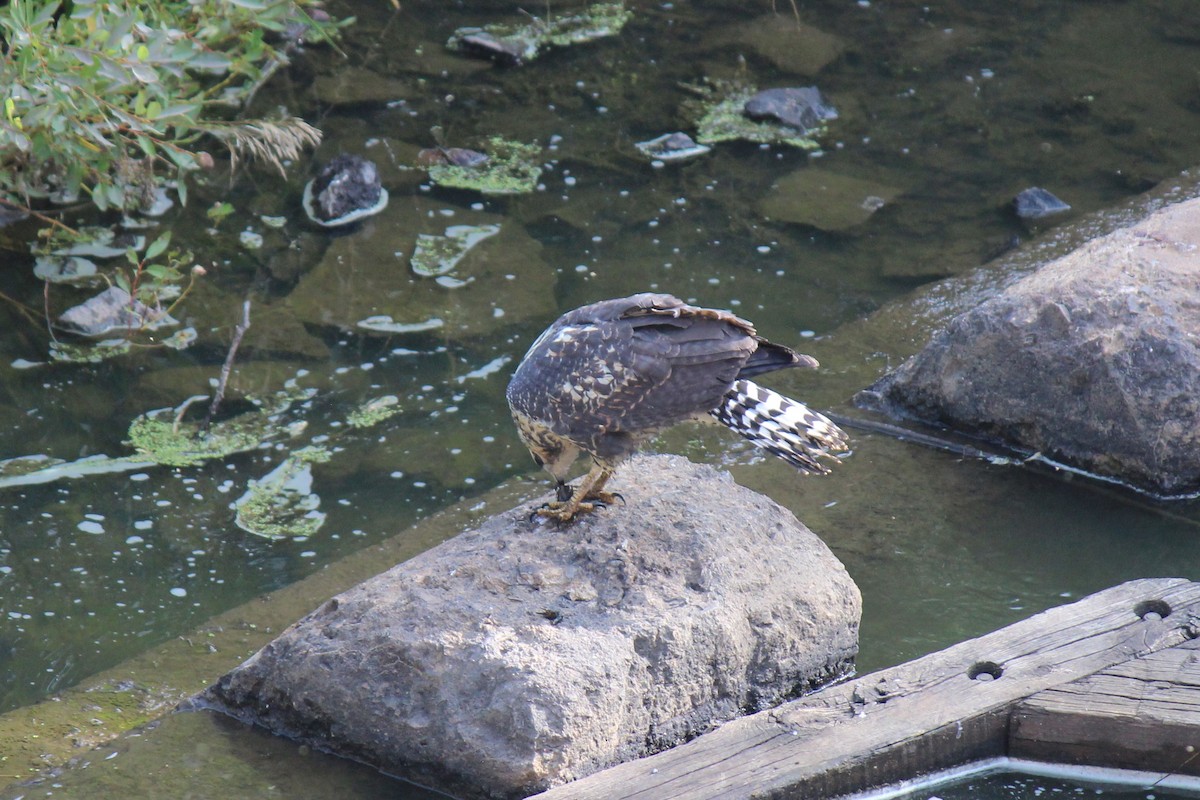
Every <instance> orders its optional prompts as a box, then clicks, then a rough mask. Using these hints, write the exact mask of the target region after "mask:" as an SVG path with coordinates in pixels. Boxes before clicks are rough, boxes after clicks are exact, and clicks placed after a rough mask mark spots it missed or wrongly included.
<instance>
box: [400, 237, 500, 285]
mask: <svg viewBox="0 0 1200 800" xmlns="http://www.w3.org/2000/svg"><path fill="white" fill-rule="evenodd" d="M499 232H500V226H499V225H451V226H450V227H449V228H446V233H445V234H443V235H438V234H433V233H422V234H418V235H417V246H416V248H415V249H414V250H413V255H412V259H411V260H410V261H411V264H412V270H413V272H415V273H417V274H418V275H420V276H421V277H423V278H436V277H440V276H442V275H445V274H447V273H449V272H451V271H452V270H453V269H454V268H455V267H456V266H458V262H460V261H462V259H463V256H465V255H466V254H467V253H468V252H470V250H471V248H473V247H474V246H475V245H477V244H479V243H480V242H482V241H484V240H485V239H487V238H489V237H491V236H495V235H496V234H497V233H499Z"/></svg>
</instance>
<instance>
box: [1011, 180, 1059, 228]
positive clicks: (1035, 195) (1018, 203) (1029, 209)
mask: <svg viewBox="0 0 1200 800" xmlns="http://www.w3.org/2000/svg"><path fill="white" fill-rule="evenodd" d="M1013 208H1015V209H1016V211H1017V216H1018V217H1020V218H1021V219H1027V220H1028V219H1042V218H1043V217H1052V216H1054V215H1055V214H1062V213H1063V212H1066V211H1070V210H1071V207H1070V206H1069V205H1067V204H1066V203H1064V202H1063V201H1062V200H1059V199H1058V198H1057V197H1055V196H1054V195H1052V194H1050V192H1048V191H1046V190H1045V189H1041V188H1039V187H1037V186H1034V187H1032V188H1029V189H1026V190H1025V191H1023V192H1021V193H1020V194H1018V195H1017V196H1016V197H1014V198H1013Z"/></svg>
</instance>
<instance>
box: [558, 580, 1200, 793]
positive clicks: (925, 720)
mask: <svg viewBox="0 0 1200 800" xmlns="http://www.w3.org/2000/svg"><path fill="white" fill-rule="evenodd" d="M1146 608H1152V609H1158V610H1160V611H1161V610H1164V609H1167V608H1169V609H1170V610H1171V613H1169V614H1166V615H1165V618H1163V619H1158V618H1157V616H1156V615H1154V614H1150V615H1148V616H1147V618H1145V619H1143V618H1142V617H1141V616H1139V614H1140V613H1141V612H1142V611H1143V610H1145V609H1146ZM1197 619H1200V584H1196V583H1192V582H1189V581H1187V580H1184V579H1178V578H1176V579H1147V580H1141V581H1131V582H1129V583H1125V584H1121V585H1120V586H1116V587H1113V588H1112V589H1108V590H1105V591H1103V592H1099V593H1097V594H1094V595H1091V596H1089V597H1087V598H1084V599H1083V600H1080V601H1079V602H1077V603H1073V604H1071V605H1067V606H1061V607H1059V608H1054V609H1051V610H1049V611H1046V612H1044V613H1042V614H1038V615H1037V616H1034V617H1031V618H1030V619H1027V620H1024V621H1022V622H1019V623H1016V624H1014V625H1010V626H1009V627H1007V628H1003V629H1001V630H999V631H995V632H994V633H990V634H988V635H986V636H982V637H980V638H978V639H972V640H970V641H967V642H963V643H962V644H959V645H956V646H954V647H951V648H948V649H946V650H943V651H941V652H938V653H933V654H931V655H928V656H925V657H924V658H921V659H918V660H916V661H912V662H909V663H907V664H902V665H900V666H897V667H893V668H891V669H887V670H882V671H880V672H877V673H873V674H870V675H866V676H863V677H862V678H858V679H856V680H853V681H850V682H847V683H843V684H840V685H838V686H833V687H829V688H826V689H823V690H821V691H820V692H817V693H815V694H813V695H810V696H808V697H805V698H802V699H800V700H797V701H794V702H792V703H788V704H786V705H783V706H780V707H779V708H777V709H772V710H770V711H764V712H761V713H758V714H754V715H752V716H749V717H744V718H742V719H739V720H735V721H733V722H730V723H728V724H726V725H724V726H722V727H721V728H719V729H718V730H716V731H714V732H712V733H709V734H706V735H704V736H701V737H699V738H697V739H695V740H693V741H692V742H689V743H687V744H684V745H681V746H680V747H677V748H674V749H672V750H669V751H666V752H664V753H659V754H657V755H654V756H650V757H648V758H644V759H640V760H638V761H634V762H630V763H627V764H621V765H618V766H615V767H611V768H609V769H607V770H604V771H602V772H598V773H595V774H593V775H591V776H589V777H586V778H583V779H581V780H578V781H575V782H574V783H570V784H567V785H565V786H560V787H557V788H555V789H551V790H549V791H547V792H544V793H542V794H539V795H536V797H537V798H539V800H622V798H636V799H637V800H717V798H721V799H722V800H737V799H738V798H747V799H748V798H780V799H782V798H813V797H827V796H833V795H837V794H846V793H851V792H857V791H864V790H866V789H868V788H871V787H875V786H881V785H884V784H887V783H892V782H894V781H897V780H901V779H905V778H911V777H914V776H915V775H918V774H921V773H924V772H929V771H933V770H939V769H946V768H949V767H951V766H954V765H956V764H961V763H965V762H967V761H971V760H974V759H977V758H980V757H986V756H990V755H999V754H1002V753H1003V752H1004V751H1005V748H1006V747H1007V728H1008V715H1009V712H1010V711H1011V709H1012V707H1013V705H1014V704H1015V703H1016V702H1017V701H1019V700H1021V699H1023V698H1025V697H1028V696H1030V695H1032V694H1034V693H1036V692H1039V691H1043V690H1046V689H1049V688H1052V687H1056V686H1062V685H1065V684H1067V683H1070V682H1072V681H1075V680H1078V679H1080V678H1083V677H1086V676H1089V675H1092V674H1094V673H1096V672H1098V671H1100V670H1103V669H1106V668H1108V667H1111V666H1113V665H1115V664H1119V663H1123V662H1127V661H1129V660H1130V659H1137V658H1142V657H1144V656H1148V655H1150V654H1153V653H1156V652H1159V651H1162V650H1165V649H1167V648H1171V647H1174V646H1176V645H1179V644H1181V643H1183V642H1186V641H1189V640H1191V639H1192V638H1193V637H1194V635H1195V633H1196V631H1195V621H1196V620H1197ZM987 673H997V674H998V675H999V677H996V678H995V679H994V680H987V679H978V677H977V676H978V675H979V674H984V676H985V678H988V677H991V676H990V675H989V674H987Z"/></svg>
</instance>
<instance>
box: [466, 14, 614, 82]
mask: <svg viewBox="0 0 1200 800" xmlns="http://www.w3.org/2000/svg"><path fill="white" fill-rule="evenodd" d="M632 18H633V12H631V11H630V10H629V9H627V8H625V5H624V4H623V3H596V4H595V5H592V6H589V7H588V8H587V9H585V10H584V11H582V12H580V13H578V14H567V15H558V16H550V15H547V18H546V19H537V18H534V19H533V20H532V21H531V22H529V23H527V24H525V25H504V24H497V25H487V26H485V27H482V28H459V29H458V30H456V31H455V32H454V33H453V34H452V35H451V36H450V39H449V41H447V42H446V46H447V47H448V48H450V49H451V50H457V51H459V52H461V53H465V54H466V55H470V56H477V57H479V58H488V59H491V60H492V61H495V62H496V63H498V64H504V65H507V66H518V65H520V64H525V63H528V62H530V61H533V60H534V59H535V58H537V57H538V56H539V55H541V54H542V53H543V52H545V51H546V50H549V49H551V48H554V47H571V46H573V45H577V44H583V43H586V42H591V41H594V40H596V39H603V38H605V37H607V36H616V35H617V34H618V33H620V32H621V29H622V28H624V27H625V23H627V22H629V20H630V19H632Z"/></svg>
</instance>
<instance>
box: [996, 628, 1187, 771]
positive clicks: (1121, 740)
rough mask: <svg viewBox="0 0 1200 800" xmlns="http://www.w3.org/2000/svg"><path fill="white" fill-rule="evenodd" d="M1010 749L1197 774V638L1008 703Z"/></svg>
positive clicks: (1047, 757) (1041, 757)
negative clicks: (1013, 705) (1011, 704)
mask: <svg viewBox="0 0 1200 800" xmlns="http://www.w3.org/2000/svg"><path fill="white" fill-rule="evenodd" d="M1009 755H1011V756H1013V757H1015V758H1030V759H1035V760H1038V761H1055V762H1060V763H1065V764H1091V765H1103V766H1110V767H1120V768H1124V769H1140V770H1150V771H1160V772H1164V773H1167V772H1171V773H1177V774H1184V775H1200V641H1191V642H1185V643H1184V644H1181V645H1178V646H1177V647H1173V648H1171V649H1170V650H1163V651H1160V652H1157V653H1153V654H1151V655H1149V656H1147V657H1145V658H1140V659H1136V660H1133V661H1126V662H1123V663H1120V664H1116V665H1114V666H1112V667H1109V668H1108V669H1105V670H1101V671H1100V672H1097V673H1096V674H1095V675H1091V676H1088V677H1086V678H1082V679H1080V680H1077V681H1074V682H1072V683H1069V684H1067V685H1066V686H1061V687H1057V688H1054V689H1047V690H1046V691H1043V692H1038V693H1037V694H1035V695H1033V696H1032V697H1030V698H1029V699H1027V700H1025V701H1023V702H1022V703H1020V704H1019V705H1018V706H1017V707H1016V708H1015V709H1014V710H1013V713H1012V720H1011V725H1010V732H1009Z"/></svg>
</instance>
